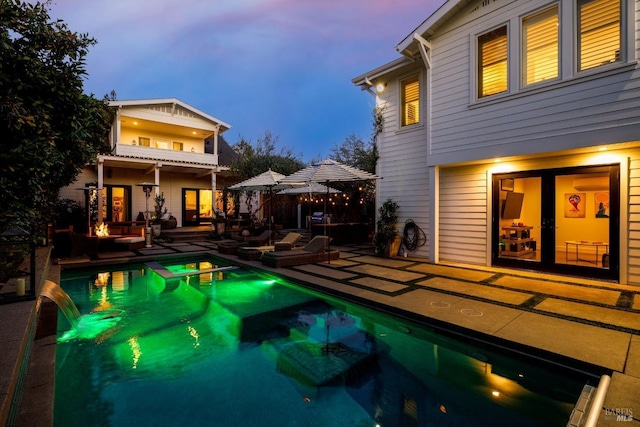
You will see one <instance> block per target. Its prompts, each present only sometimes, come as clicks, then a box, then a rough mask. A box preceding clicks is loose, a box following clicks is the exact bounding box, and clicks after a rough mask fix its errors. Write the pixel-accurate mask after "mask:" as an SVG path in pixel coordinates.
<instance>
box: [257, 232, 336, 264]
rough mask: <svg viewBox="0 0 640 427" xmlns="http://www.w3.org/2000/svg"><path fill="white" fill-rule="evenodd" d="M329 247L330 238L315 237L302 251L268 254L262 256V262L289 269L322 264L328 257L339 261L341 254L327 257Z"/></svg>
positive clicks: (333, 252)
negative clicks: (317, 263)
mask: <svg viewBox="0 0 640 427" xmlns="http://www.w3.org/2000/svg"><path fill="white" fill-rule="evenodd" d="M327 246H329V237H327V236H315V237H314V238H313V239H311V241H310V242H309V243H307V245H306V246H304V247H303V248H301V249H293V250H289V251H274V252H266V253H264V254H263V255H262V258H261V261H262V263H263V264H264V265H267V266H269V267H287V266H292V265H302V264H311V263H315V262H321V261H325V260H327V258H328V257H330V259H338V258H339V257H340V252H338V251H332V252H331V253H330V254H328V255H327V253H326V252H325V249H326V248H327Z"/></svg>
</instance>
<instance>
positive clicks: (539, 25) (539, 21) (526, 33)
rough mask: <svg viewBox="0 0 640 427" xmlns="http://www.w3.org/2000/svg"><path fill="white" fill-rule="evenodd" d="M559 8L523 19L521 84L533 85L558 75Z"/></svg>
mask: <svg viewBox="0 0 640 427" xmlns="http://www.w3.org/2000/svg"><path fill="white" fill-rule="evenodd" d="M559 49H560V43H559V31H558V6H557V5H556V6H552V7H550V8H548V9H546V10H543V11H541V12H539V13H536V14H535V15H531V16H528V17H526V18H524V19H523V20H522V81H523V85H524V86H526V85H530V84H534V83H538V82H541V81H544V80H550V79H556V78H558V76H559V58H560V51H559Z"/></svg>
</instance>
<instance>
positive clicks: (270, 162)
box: [231, 131, 305, 180]
mask: <svg viewBox="0 0 640 427" xmlns="http://www.w3.org/2000/svg"><path fill="white" fill-rule="evenodd" d="M277 143H278V137H277V136H273V135H272V134H271V132H270V131H266V132H265V133H264V137H263V138H258V141H257V143H256V144H255V146H254V145H252V144H251V142H249V141H247V140H245V139H244V138H242V137H240V141H238V142H237V143H235V144H233V145H232V148H233V149H234V150H235V152H236V153H238V159H237V160H236V161H235V162H233V163H232V164H231V170H233V171H234V172H235V173H236V174H237V175H238V177H239V178H240V180H244V179H248V178H251V177H253V176H256V175H258V174H261V173H262V172H264V171H266V170H267V169H269V168H271V170H273V171H274V172H278V173H281V174H283V175H289V174H292V173H294V172H297V171H299V170H300V169H302V168H304V167H305V164H304V162H302V160H300V157H301V155H300V154H297V155H296V154H294V153H293V150H292V149H291V148H288V147H283V148H281V149H280V151H276V145H277Z"/></svg>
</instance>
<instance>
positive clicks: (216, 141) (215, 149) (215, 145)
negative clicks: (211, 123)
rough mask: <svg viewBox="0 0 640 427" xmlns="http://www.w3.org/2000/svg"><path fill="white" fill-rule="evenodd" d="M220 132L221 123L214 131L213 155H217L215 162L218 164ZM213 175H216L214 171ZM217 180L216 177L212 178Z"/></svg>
mask: <svg viewBox="0 0 640 427" xmlns="http://www.w3.org/2000/svg"><path fill="white" fill-rule="evenodd" d="M219 133H220V125H218V126H216V130H215V131H214V132H213V155H214V156H215V158H214V159H213V160H214V163H215V164H216V165H217V164H218V134H219ZM211 174H212V175H215V174H214V173H213V172H212V173H211ZM212 180H213V181H214V182H215V177H213V178H212Z"/></svg>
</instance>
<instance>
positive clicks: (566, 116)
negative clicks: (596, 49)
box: [431, 0, 640, 164]
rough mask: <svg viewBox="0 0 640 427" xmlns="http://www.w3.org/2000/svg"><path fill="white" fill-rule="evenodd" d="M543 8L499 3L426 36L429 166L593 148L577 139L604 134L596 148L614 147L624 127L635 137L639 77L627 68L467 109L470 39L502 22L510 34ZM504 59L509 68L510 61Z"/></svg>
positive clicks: (521, 92)
mask: <svg viewBox="0 0 640 427" xmlns="http://www.w3.org/2000/svg"><path fill="white" fill-rule="evenodd" d="M634 3H635V4H636V8H637V9H638V8H640V6H638V5H637V3H638V2H634ZM546 4H548V3H547V2H545V1H538V0H535V1H531V0H530V1H510V2H500V6H496V7H494V6H487V7H481V8H480V9H478V10H476V11H474V12H471V13H469V10H470V9H471V7H475V4H474V5H473V6H470V7H469V9H468V10H466V11H462V12H461V13H460V14H459V16H458V17H457V18H456V19H454V20H452V21H450V22H449V23H447V24H446V25H445V26H444V27H442V28H440V29H439V30H438V32H437V33H436V34H435V35H434V36H433V37H432V39H431V43H432V47H433V50H432V53H431V59H432V64H433V66H432V70H431V72H432V99H433V105H432V109H431V113H432V116H431V126H432V133H431V138H432V139H431V148H432V151H431V154H432V155H433V157H432V158H431V164H438V163H439V162H442V163H440V164H444V163H447V162H448V163H451V162H456V161H460V162H462V161H468V160H475V159H482V158H488V157H492V156H496V155H502V156H505V155H518V154H534V153H540V152H549V151H555V150H558V149H570V148H578V147H582V146H586V145H591V144H593V143H594V142H593V141H590V140H589V139H587V138H584V135H585V134H589V133H593V132H606V138H608V140H606V141H599V142H600V143H614V142H619V141H625V140H628V135H629V133H630V132H631V131H630V130H629V129H626V128H625V127H630V128H631V129H634V128H636V127H637V128H638V130H639V131H640V72H638V71H636V70H635V69H630V68H618V69H615V70H612V69H610V70H609V71H606V72H602V73H598V74H593V75H592V76H590V77H574V78H572V79H568V80H563V81H558V82H554V83H545V85H544V87H539V88H538V89H535V88H533V89H527V90H517V89H516V90H514V92H513V93H512V94H511V95H508V96H506V97H503V98H502V100H498V99H496V101H490V102H478V103H477V104H476V105H473V104H471V99H472V98H473V95H474V94H473V91H474V90H475V89H474V85H473V76H472V75H471V73H472V72H473V73H475V66H474V65H473V64H472V63H471V61H473V58H474V56H475V55H473V53H474V52H471V51H470V49H471V47H472V46H474V38H475V36H476V35H477V34H479V33H481V32H484V31H487V30H489V29H491V28H493V27H494V26H496V25H501V24H504V23H509V25H510V26H511V27H512V28H514V29H517V27H519V17H521V16H526V15H527V14H529V13H532V12H533V11H535V10H537V9H538V8H540V7H542V6H544V5H546ZM488 12H491V13H490V14H488ZM638 16H640V13H638V12H636V22H639V21H640V18H638ZM636 28H638V25H636ZM635 34H636V35H638V34H639V32H638V30H636V32H635ZM639 37H640V36H638V37H637V38H636V41H635V43H636V49H637V50H640V42H638V41H637V40H639ZM630 42H631V43H633V42H634V41H630ZM510 43H517V40H513V38H512V40H510ZM516 50H519V49H516ZM511 56H512V57H511V62H510V66H511V67H514V66H515V65H516V61H517V59H514V58H513V56H514V55H511ZM637 56H640V54H638V55H637ZM633 59H634V58H632V60H633ZM512 83H513V82H512ZM517 86H518V85H514V84H512V85H511V87H512V88H513V89H515V88H516V87H517ZM483 101H484V100H483ZM625 138H626V139H625ZM558 141H561V144H562V146H561V147H560V146H559V143H558Z"/></svg>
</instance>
